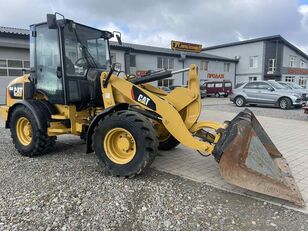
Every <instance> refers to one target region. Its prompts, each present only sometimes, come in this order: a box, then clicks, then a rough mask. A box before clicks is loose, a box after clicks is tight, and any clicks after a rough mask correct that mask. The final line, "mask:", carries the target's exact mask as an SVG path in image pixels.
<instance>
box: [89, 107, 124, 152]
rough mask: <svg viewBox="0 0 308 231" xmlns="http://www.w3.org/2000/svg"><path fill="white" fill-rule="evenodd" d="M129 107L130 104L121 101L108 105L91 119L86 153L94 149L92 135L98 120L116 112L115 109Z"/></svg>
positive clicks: (119, 109)
mask: <svg viewBox="0 0 308 231" xmlns="http://www.w3.org/2000/svg"><path fill="white" fill-rule="evenodd" d="M127 109H128V104H126V103H121V104H117V105H115V106H112V107H108V108H106V109H104V110H103V111H102V112H101V113H100V114H98V115H96V116H95V117H94V119H93V120H92V121H91V124H90V126H89V128H88V131H87V150H86V153H91V152H93V151H94V150H93V149H92V135H93V132H94V128H95V127H96V126H97V124H98V122H99V121H100V120H101V119H103V118H104V117H105V116H106V115H108V114H110V113H112V112H115V111H121V110H127Z"/></svg>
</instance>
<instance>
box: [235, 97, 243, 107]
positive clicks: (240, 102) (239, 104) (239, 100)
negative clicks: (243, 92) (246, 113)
mask: <svg viewBox="0 0 308 231" xmlns="http://www.w3.org/2000/svg"><path fill="white" fill-rule="evenodd" d="M242 104H243V99H242V98H238V99H237V100H236V105H238V106H242Z"/></svg>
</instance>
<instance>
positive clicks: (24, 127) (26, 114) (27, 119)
mask: <svg viewBox="0 0 308 231" xmlns="http://www.w3.org/2000/svg"><path fill="white" fill-rule="evenodd" d="M10 128H11V137H12V139H13V144H14V146H15V148H16V149H17V151H18V152H19V153H20V154H21V155H23V156H29V157H32V156H37V155H41V154H45V153H47V152H49V151H50V150H51V149H52V148H53V146H54V145H55V143H56V137H55V136H53V137H50V136H48V135H47V132H46V131H42V130H40V129H39V127H38V124H37V122H36V120H35V117H34V115H33V113H32V112H31V111H30V110H29V109H28V108H27V107H25V106H18V107H17V108H16V109H15V110H14V111H13V112H12V116H11V118H10Z"/></svg>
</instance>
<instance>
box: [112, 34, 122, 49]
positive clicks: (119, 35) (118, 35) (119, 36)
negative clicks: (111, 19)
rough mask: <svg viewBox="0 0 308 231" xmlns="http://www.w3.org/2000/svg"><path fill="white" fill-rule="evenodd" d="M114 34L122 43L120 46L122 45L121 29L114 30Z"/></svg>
mask: <svg viewBox="0 0 308 231" xmlns="http://www.w3.org/2000/svg"><path fill="white" fill-rule="evenodd" d="M113 36H115V37H116V38H117V40H118V43H119V44H120V46H122V39H121V32H120V31H114V32H113Z"/></svg>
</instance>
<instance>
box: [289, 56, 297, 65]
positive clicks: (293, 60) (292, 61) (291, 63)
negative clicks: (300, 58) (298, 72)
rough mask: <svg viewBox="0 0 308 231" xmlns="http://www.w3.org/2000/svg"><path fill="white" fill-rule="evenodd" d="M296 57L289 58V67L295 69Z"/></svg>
mask: <svg viewBox="0 0 308 231" xmlns="http://www.w3.org/2000/svg"><path fill="white" fill-rule="evenodd" d="M295 58H296V57H295V56H292V55H291V56H290V58H289V67H295Z"/></svg>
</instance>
